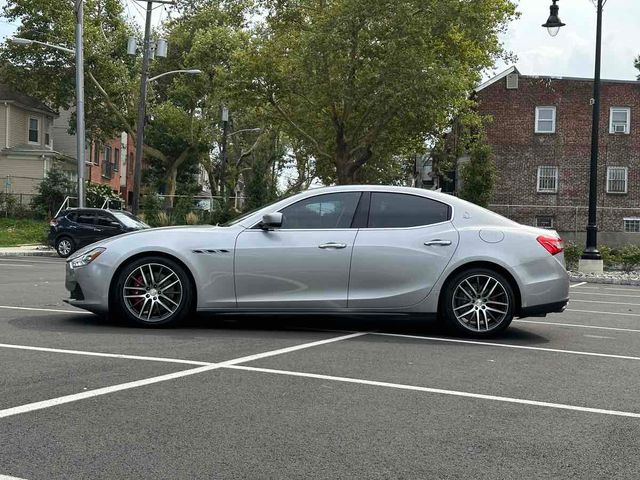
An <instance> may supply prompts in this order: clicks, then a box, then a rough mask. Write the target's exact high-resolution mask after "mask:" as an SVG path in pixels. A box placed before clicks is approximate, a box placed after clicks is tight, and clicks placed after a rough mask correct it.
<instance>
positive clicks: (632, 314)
mask: <svg viewBox="0 0 640 480" xmlns="http://www.w3.org/2000/svg"><path fill="white" fill-rule="evenodd" d="M565 312H578V313H599V314H600V315H621V316H623V317H640V314H639V313H618V312H600V311H597V310H576V309H573V308H567V309H566V310H565Z"/></svg>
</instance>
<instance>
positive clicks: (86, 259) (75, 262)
mask: <svg viewBox="0 0 640 480" xmlns="http://www.w3.org/2000/svg"><path fill="white" fill-rule="evenodd" d="M105 250H106V248H103V247H98V248H94V249H93V250H89V251H88V252H87V253H85V254H83V255H80V256H78V257H75V258H72V259H71V260H70V262H69V264H70V265H69V266H70V267H71V268H79V267H84V266H86V265H89V264H90V263H91V262H93V261H94V260H95V259H96V258H98V257H99V256H100V255H101V254H102V252H104V251H105Z"/></svg>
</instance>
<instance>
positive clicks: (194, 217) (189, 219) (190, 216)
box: [184, 212, 200, 225]
mask: <svg viewBox="0 0 640 480" xmlns="http://www.w3.org/2000/svg"><path fill="white" fill-rule="evenodd" d="M184 220H185V223H186V224H187V225H197V224H198V223H200V217H198V214H197V213H195V212H189V213H187V214H186V215H185V217H184Z"/></svg>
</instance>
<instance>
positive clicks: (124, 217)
mask: <svg viewBox="0 0 640 480" xmlns="http://www.w3.org/2000/svg"><path fill="white" fill-rule="evenodd" d="M111 213H113V216H114V217H116V219H118V220H119V221H120V222H121V223H122V224H123V225H124V226H125V227H128V228H151V227H149V225H147V224H146V223H144V222H143V221H141V220H139V219H137V218H136V217H134V216H133V215H130V214H127V213H124V212H111Z"/></svg>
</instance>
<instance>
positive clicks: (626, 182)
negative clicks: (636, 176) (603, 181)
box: [607, 167, 629, 195]
mask: <svg viewBox="0 0 640 480" xmlns="http://www.w3.org/2000/svg"><path fill="white" fill-rule="evenodd" d="M615 170H622V171H624V192H618V191H612V190H611V189H610V188H609V182H613V181H619V180H620V179H617V178H616V179H614V178H610V174H611V173H612V172H613V171H615ZM628 189H629V168H628V167H607V193H611V194H613V195H616V194H617V195H624V194H625V193H627V190H628Z"/></svg>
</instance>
